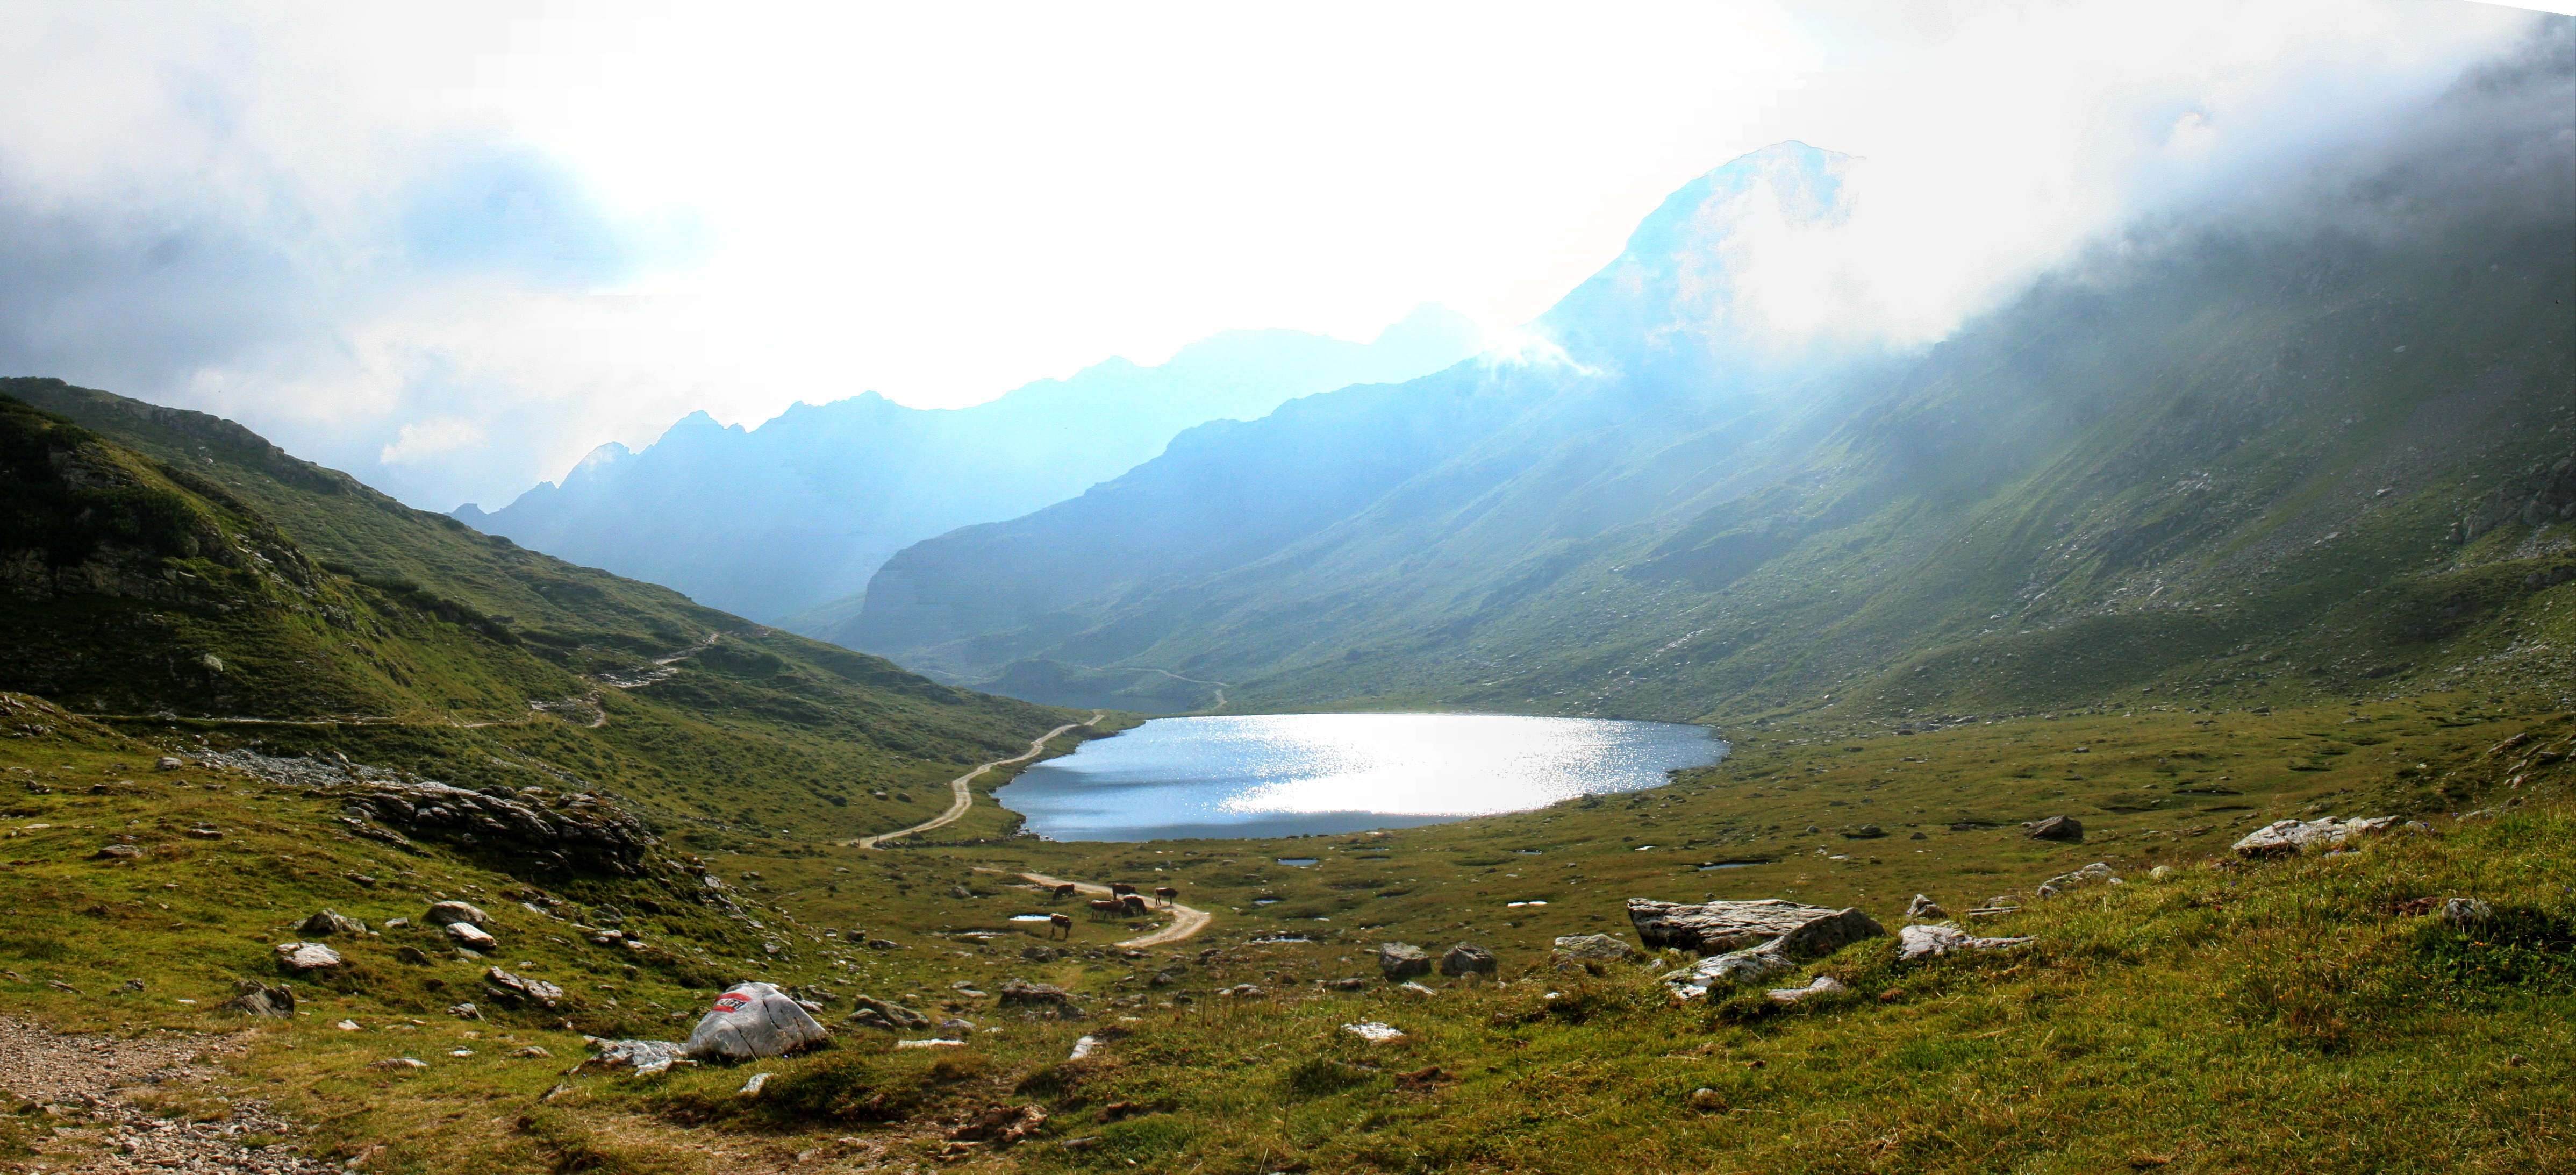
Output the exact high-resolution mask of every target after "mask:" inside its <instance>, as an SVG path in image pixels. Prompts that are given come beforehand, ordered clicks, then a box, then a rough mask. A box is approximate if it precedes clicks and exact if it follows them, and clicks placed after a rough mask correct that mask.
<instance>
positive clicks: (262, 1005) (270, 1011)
mask: <svg viewBox="0 0 2576 1175" xmlns="http://www.w3.org/2000/svg"><path fill="white" fill-rule="evenodd" d="M233 992H234V995H233V998H231V999H229V1000H226V1001H224V1002H223V1004H222V1005H220V1006H218V1007H217V1008H216V1009H215V1010H216V1011H218V1012H236V1013H239V1014H241V1015H244V1016H266V1017H269V1018H271V1019H277V1020H283V1019H285V1018H287V1017H289V1016H292V1015H294V1014H295V989H294V988H292V987H289V986H287V985H285V984H283V983H281V984H278V985H277V986H275V987H268V986H264V985H262V984H260V983H258V982H256V981H254V980H249V979H244V980H241V981H239V982H237V983H235V984H233Z"/></svg>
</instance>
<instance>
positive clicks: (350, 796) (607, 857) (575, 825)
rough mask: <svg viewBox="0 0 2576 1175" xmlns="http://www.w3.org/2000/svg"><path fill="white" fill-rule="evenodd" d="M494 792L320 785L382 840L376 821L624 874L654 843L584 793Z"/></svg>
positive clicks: (348, 819)
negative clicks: (341, 798) (336, 797)
mask: <svg viewBox="0 0 2576 1175" xmlns="http://www.w3.org/2000/svg"><path fill="white" fill-rule="evenodd" d="M299 782H306V781H303V780H299ZM494 791H497V792H500V793H502V794H497V795H496V794H492V793H490V792H479V791H468V790H466V789H464V788H461V787H450V786H448V785H447V784H444V783H431V782H426V781H424V782H403V781H398V780H391V779H368V780H362V781H349V780H346V779H335V780H333V781H332V782H331V784H330V786H327V787H324V788H322V789H321V792H322V794H324V795H330V796H339V797H345V798H346V799H347V800H348V805H347V807H346V808H344V809H343V811H344V812H345V813H346V815H344V816H343V817H342V820H343V821H344V822H345V823H347V824H349V825H350V826H351V827H352V829H353V830H354V831H358V832H360V833H362V834H366V835H376V836H377V839H384V837H383V836H382V835H378V833H379V832H380V831H381V830H376V829H374V828H373V826H374V825H378V824H381V825H385V826H389V827H391V828H396V829H400V830H402V832H403V833H404V834H407V835H410V836H417V837H424V838H437V839H454V840H459V841H466V840H468V839H469V838H470V842H471V843H473V844H475V845H478V846H498V847H501V848H505V849H507V850H509V851H511V852H512V853H513V854H515V855H516V856H517V857H519V858H520V859H521V860H524V861H526V862H528V863H530V864H535V865H541V866H554V867H559V868H575V867H577V868H586V869H598V870H602V871H605V872H610V873H617V874H632V873H635V872H637V871H638V870H639V868H640V867H641V865H642V863H643V860H644V855H645V853H646V852H647V851H649V850H651V849H652V848H654V847H655V846H656V845H657V844H659V843H660V842H659V841H657V840H655V839H654V837H653V834H652V832H651V831H650V830H648V829H646V828H645V827H644V825H643V823H642V822H641V821H638V820H637V819H635V818H634V817H633V816H630V815H628V814H627V813H626V812H625V811H624V810H623V809H621V808H619V807H617V806H616V805H614V804H612V803H610V802H608V801H607V800H606V799H605V798H602V797H600V796H597V795H593V794H591V793H588V792H575V793H573V794H570V795H551V794H547V793H544V792H511V791H509V790H508V789H506V788H496V789H494ZM397 839H398V838H397Z"/></svg>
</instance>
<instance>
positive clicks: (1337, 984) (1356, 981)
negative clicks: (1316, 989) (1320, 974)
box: [1316, 976, 1368, 991]
mask: <svg viewBox="0 0 2576 1175" xmlns="http://www.w3.org/2000/svg"><path fill="white" fill-rule="evenodd" d="M1316 982H1317V983H1321V984H1323V985H1324V986H1325V988H1327V989H1329V990H1332V991H1367V990H1368V980H1365V979H1361V978H1358V977H1356V976H1354V977H1352V978H1349V979H1331V980H1324V979H1319V980H1316Z"/></svg>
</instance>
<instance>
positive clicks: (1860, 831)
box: [1842, 824, 1887, 840]
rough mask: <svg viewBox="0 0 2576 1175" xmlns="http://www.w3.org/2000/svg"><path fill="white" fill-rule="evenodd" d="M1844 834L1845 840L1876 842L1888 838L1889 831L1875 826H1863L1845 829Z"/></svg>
mask: <svg viewBox="0 0 2576 1175" xmlns="http://www.w3.org/2000/svg"><path fill="white" fill-rule="evenodd" d="M1842 834H1843V839H1844V840H1876V839H1878V838H1880V837H1882V836H1886V835H1887V830H1886V829H1884V828H1880V827H1879V826H1877V825H1875V824H1861V825H1856V826H1853V827H1851V828H1846V829H1843V830H1842Z"/></svg>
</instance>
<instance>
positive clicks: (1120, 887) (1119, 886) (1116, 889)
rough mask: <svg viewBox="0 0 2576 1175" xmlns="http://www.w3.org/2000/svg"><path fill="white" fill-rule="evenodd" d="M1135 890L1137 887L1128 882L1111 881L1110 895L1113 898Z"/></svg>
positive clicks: (1126, 894) (1121, 896)
mask: <svg viewBox="0 0 2576 1175" xmlns="http://www.w3.org/2000/svg"><path fill="white" fill-rule="evenodd" d="M1135 892H1136V887H1135V886H1132V885H1129V884H1127V883H1126V882H1123V881H1113V882H1110V883H1109V896H1111V897H1113V898H1123V897H1126V896H1128V895H1129V894H1132V893H1135Z"/></svg>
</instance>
